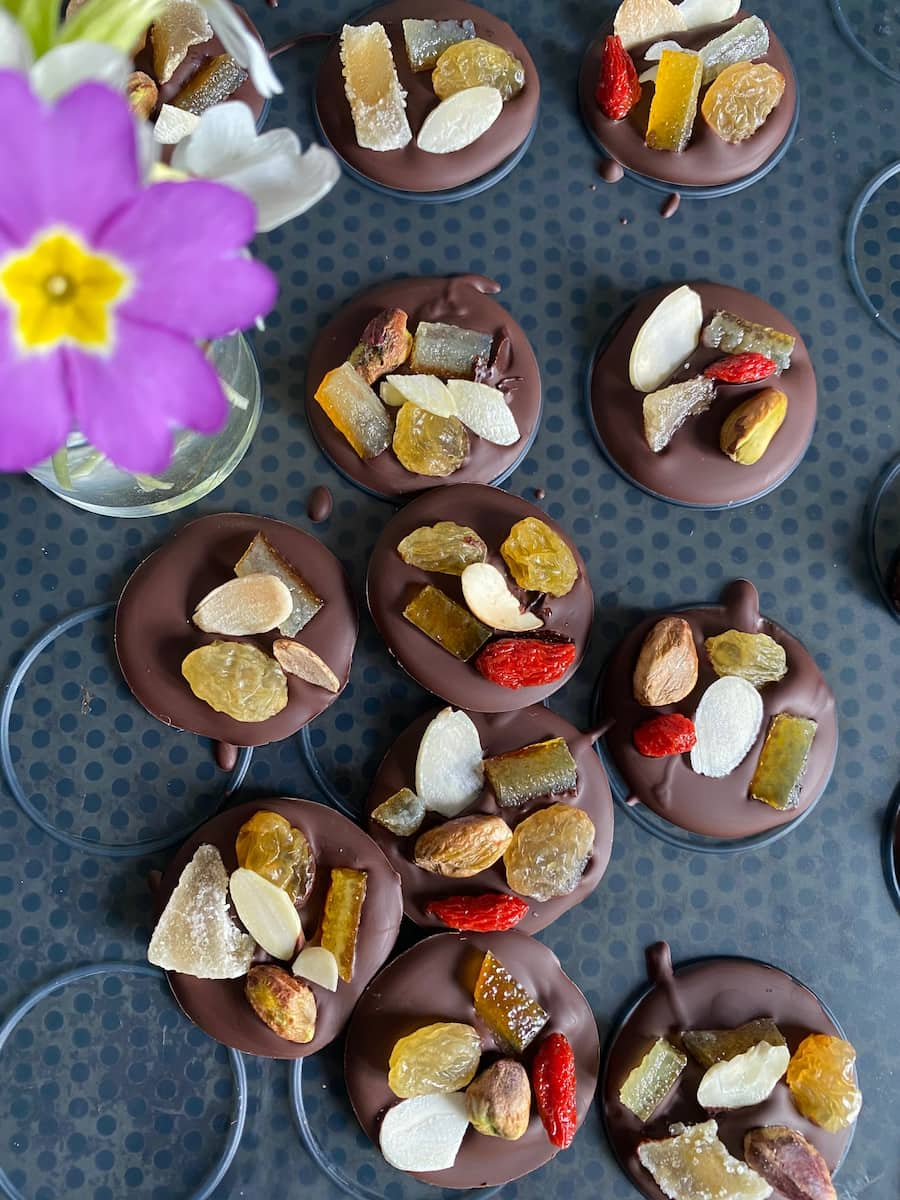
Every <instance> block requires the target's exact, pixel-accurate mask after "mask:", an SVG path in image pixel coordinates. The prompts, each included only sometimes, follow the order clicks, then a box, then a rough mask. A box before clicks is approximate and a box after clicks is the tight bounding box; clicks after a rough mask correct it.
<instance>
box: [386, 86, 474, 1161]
mask: <svg viewBox="0 0 900 1200" xmlns="http://www.w3.org/2000/svg"><path fill="white" fill-rule="evenodd" d="M457 95H462V93H461V92H458V93H457ZM468 1128H469V1118H468V1116H467V1115H466V1098H465V1094H464V1093H463V1092H452V1093H450V1094H449V1095H448V1094H438V1095H432V1096H413V1097H412V1099H411V1100H401V1102H400V1103H399V1104H395V1105H394V1107H393V1108H389V1109H388V1110H387V1112H386V1113H385V1114H384V1120H383V1121H382V1122H381V1132H380V1133H379V1135H378V1141H379V1144H380V1145H381V1153H382V1154H383V1155H384V1157H385V1158H386V1159H387V1161H388V1162H389V1163H390V1164H391V1166H392V1167H396V1168H397V1170H398V1171H446V1170H447V1169H448V1167H452V1166H453V1164H454V1163H455V1162H456V1156H457V1154H459V1148H460V1146H461V1145H462V1140H463V1138H464V1137H465V1134H466V1130H467V1129H468Z"/></svg>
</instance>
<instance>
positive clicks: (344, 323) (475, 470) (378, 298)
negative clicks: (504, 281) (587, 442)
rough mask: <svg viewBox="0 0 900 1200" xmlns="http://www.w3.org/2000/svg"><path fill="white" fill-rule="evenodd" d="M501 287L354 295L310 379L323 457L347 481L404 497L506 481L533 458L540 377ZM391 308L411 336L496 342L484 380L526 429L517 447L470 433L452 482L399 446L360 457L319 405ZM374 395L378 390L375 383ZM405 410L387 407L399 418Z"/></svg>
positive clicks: (474, 284) (431, 283)
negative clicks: (421, 329) (425, 469)
mask: <svg viewBox="0 0 900 1200" xmlns="http://www.w3.org/2000/svg"><path fill="white" fill-rule="evenodd" d="M499 291H500V284H499V283H495V282H494V280H492V279H486V278H485V277H484V276H483V275H457V276H451V277H450V278H441V277H425V278H422V279H395V280H393V281H392V282H391V283H381V284H379V285H378V286H377V287H374V288H369V290H368V291H365V292H361V293H360V295H358V296H356V297H354V299H353V300H351V301H350V302H349V303H348V304H346V305H344V307H343V308H342V309H341V310H340V312H339V313H338V314H337V315H336V316H335V317H333V318H332V319H331V321H330V322H329V323H328V324H327V325H326V326H325V328H324V329H323V330H322V332H321V333H320V334H319V336H318V338H317V339H316V343H315V345H314V346H313V348H312V352H311V354H310V356H309V365H308V367H307V373H306V415H307V419H308V420H309V424H310V427H311V428H312V431H313V434H314V436H315V439H316V441H317V442H318V443H319V446H320V447H321V448H322V453H323V454H324V455H325V456H326V458H329V459H330V460H331V462H332V463H334V465H335V466H336V467H337V469H338V470H339V471H340V472H341V474H342V475H344V476H346V477H347V478H348V479H350V480H351V481H352V482H353V483H356V484H358V485H359V486H360V487H361V488H364V489H365V490H366V491H368V492H371V493H373V494H374V495H376V496H383V497H392V496H405V495H408V494H410V493H413V492H421V491H425V490H426V489H428V488H436V487H442V486H445V485H446V484H447V482H448V480H449V481H452V482H453V483H499V482H500V481H501V480H503V479H505V478H506V476H507V475H509V474H510V472H511V471H512V470H514V468H515V467H516V466H518V464H519V463H520V462H521V461H522V459H523V458H524V457H525V455H526V454H527V453H528V450H529V447H530V446H531V443H532V441H533V440H534V435H535V433H536V432H537V428H538V425H539V424H540V420H541V373H540V368H539V367H538V364H537V359H536V358H535V356H534V351H533V350H532V348H531V345H530V344H529V341H528V338H527V337H526V336H525V333H524V331H523V330H522V327H521V326H520V325H519V324H517V322H516V321H514V320H513V318H512V317H511V316H510V315H509V313H508V312H507V311H506V309H505V308H503V307H502V305H500V304H498V303H497V301H496V300H494V299H493V296H494V295H496V293H498V292H499ZM385 308H402V309H403V311H404V312H406V313H407V314H408V315H409V329H410V332H413V333H414V332H415V330H416V327H417V326H418V324H419V322H420V321H440V322H444V323H445V324H448V325H459V326H460V327H461V328H464V329H474V330H477V331H478V332H479V333H489V334H491V335H492V336H493V338H494V346H493V350H492V355H493V360H492V362H491V364H490V367H489V370H488V374H487V375H486V377H485V378H484V380H483V382H484V383H486V384H488V385H490V386H491V387H496V388H499V389H500V390H501V391H502V392H504V393H505V394H506V396H507V397H508V400H509V406H510V408H511V409H512V412H513V415H514V416H515V418H516V423H517V425H518V427H519V434H520V436H519V439H518V441H516V442H514V443H513V445H511V446H495V445H494V444H493V443H492V442H488V441H485V439H484V438H480V437H476V435H475V434H474V433H472V432H469V453H468V454H467V456H466V459H465V462H464V463H463V464H462V466H461V467H460V468H459V470H458V471H454V472H453V474H452V475H451V476H448V477H443V478H440V477H435V476H429V475H416V474H414V473H413V472H411V471H407V469H406V468H405V467H404V466H403V464H402V463H401V462H400V460H399V459H398V458H397V456H396V454H395V453H394V451H393V448H392V447H390V446H389V447H388V448H387V450H385V451H384V452H383V453H381V454H379V455H378V457H377V458H372V459H369V460H368V461H366V460H364V459H362V458H360V457H359V455H358V454H357V453H356V451H355V450H354V449H353V447H352V446H351V445H350V443H349V442H348V441H347V439H346V438H345V437H344V435H343V434H342V433H341V432H340V431H339V430H338V429H337V428H336V427H335V426H334V425H333V424H332V422H331V420H330V418H329V417H328V416H327V414H326V413H325V410H324V409H323V408H322V407H321V405H320V404H318V403H317V401H316V399H315V395H316V391H317V389H318V387H319V385H320V383H321V382H322V380H323V379H324V377H325V375H326V374H327V373H328V372H329V371H331V370H333V369H334V368H335V367H339V366H340V365H341V363H343V362H344V361H345V360H346V359H347V358H348V357H349V355H350V353H351V351H352V350H353V348H354V347H355V346H356V345H357V343H358V342H359V339H360V338H361V337H362V332H363V330H364V329H365V327H366V325H367V324H368V323H369V321H370V320H371V319H372V318H373V317H374V316H377V314H378V313H379V312H381V311H382V310H383V309H385ZM374 386H375V390H376V391H377V390H378V387H379V384H378V383H376V384H375V385H374ZM397 411H399V410H395V409H392V408H390V407H389V406H388V408H387V412H388V415H389V416H391V417H393V416H394V415H395V414H396V412H397Z"/></svg>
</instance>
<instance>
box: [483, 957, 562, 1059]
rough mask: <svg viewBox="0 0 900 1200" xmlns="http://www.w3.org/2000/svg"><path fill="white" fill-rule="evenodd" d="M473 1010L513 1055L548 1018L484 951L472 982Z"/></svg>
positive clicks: (530, 1040) (530, 1041) (535, 1033)
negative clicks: (473, 992)
mask: <svg viewBox="0 0 900 1200" xmlns="http://www.w3.org/2000/svg"><path fill="white" fill-rule="evenodd" d="M475 1013H476V1015H477V1016H478V1017H480V1019H481V1020H482V1021H484V1023H485V1025H487V1027H488V1029H490V1031H491V1033H492V1034H493V1035H494V1037H495V1038H496V1039H497V1041H498V1042H499V1043H500V1045H501V1047H507V1048H508V1049H510V1050H512V1051H513V1052H514V1053H516V1054H521V1053H522V1052H523V1051H524V1050H525V1049H526V1047H528V1046H530V1045H531V1043H532V1042H533V1041H534V1039H535V1038H536V1037H537V1035H538V1034H539V1033H540V1032H541V1030H542V1029H543V1028H544V1026H545V1025H546V1024H547V1022H548V1021H549V1020H550V1014H549V1013H546V1012H544V1010H543V1008H541V1006H540V1004H538V1002H537V998H536V997H535V996H532V994H531V992H529V991H528V989H527V988H524V987H523V986H522V985H521V983H519V981H518V980H517V979H516V978H514V976H512V975H511V974H510V973H509V971H507V969H506V967H504V965H503V963H502V962H500V960H499V959H498V958H495V957H494V955H493V954H492V953H491V952H490V950H488V952H487V954H485V956H484V959H483V960H482V963H481V970H480V971H479V972H478V981H477V982H476V984H475Z"/></svg>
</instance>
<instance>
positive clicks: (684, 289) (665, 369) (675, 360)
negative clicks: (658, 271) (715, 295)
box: [628, 283, 703, 392]
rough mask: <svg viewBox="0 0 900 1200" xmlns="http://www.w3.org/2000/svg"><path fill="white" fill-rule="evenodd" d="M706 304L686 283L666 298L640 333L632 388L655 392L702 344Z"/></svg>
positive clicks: (633, 358) (633, 356)
mask: <svg viewBox="0 0 900 1200" xmlns="http://www.w3.org/2000/svg"><path fill="white" fill-rule="evenodd" d="M702 328H703V305H702V303H701V300H700V296H699V295H698V293H697V292H695V291H694V289H693V288H692V287H688V285H687V284H686V283H685V284H682V286H681V287H679V288H676V289H675V290H674V292H669V294H668V295H667V296H664V297H663V299H662V300H660V302H659V304H657V306H656V308H654V310H653V312H652V313H651V314H650V315H649V317H647V319H646V321H644V323H643V325H642V326H641V327H640V329H639V330H638V332H637V337H636V338H635V339H634V344H633V345H632V347H631V356H630V358H629V360H628V376H629V379H630V380H631V386H632V387H633V388H636V389H637V391H639V392H654V391H656V389H657V388H658V387H659V386H660V384H663V383H665V382H666V380H667V379H668V378H669V376H670V375H671V374H672V372H673V371H675V370H676V368H678V367H680V366H683V364H684V363H686V362H687V360H688V359H689V358H690V356H691V355H692V354H693V353H694V351H695V350H696V349H697V346H698V345H699V343H700V330H701V329H702Z"/></svg>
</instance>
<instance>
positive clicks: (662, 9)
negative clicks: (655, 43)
mask: <svg viewBox="0 0 900 1200" xmlns="http://www.w3.org/2000/svg"><path fill="white" fill-rule="evenodd" d="M685 27H686V26H685V20H684V16H683V14H682V12H681V10H680V8H679V7H678V6H676V5H674V4H671V3H670V2H669V0H622V3H621V4H620V5H619V8H618V11H617V12H616V17H615V21H614V23H613V31H614V32H615V33H616V34H617V36H618V37H619V38H621V41H622V45H623V46H624V47H625V49H626V50H630V49H631V47H632V46H638V45H640V43H641V42H650V41H652V40H653V39H654V38H661V37H665V36H666V34H667V33H679V32H680V31H681V30H682V29H684V28H685Z"/></svg>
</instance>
